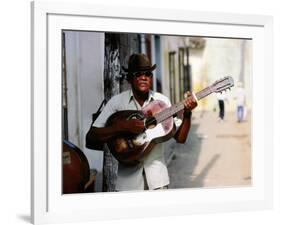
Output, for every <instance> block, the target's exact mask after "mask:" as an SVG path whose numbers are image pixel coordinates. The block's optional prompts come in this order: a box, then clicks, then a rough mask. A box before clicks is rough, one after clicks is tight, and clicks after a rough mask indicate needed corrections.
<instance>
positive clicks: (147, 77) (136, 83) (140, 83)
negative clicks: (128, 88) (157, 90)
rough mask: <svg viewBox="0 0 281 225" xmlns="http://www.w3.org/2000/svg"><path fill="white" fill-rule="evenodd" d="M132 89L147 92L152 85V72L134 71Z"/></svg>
mask: <svg viewBox="0 0 281 225" xmlns="http://www.w3.org/2000/svg"><path fill="white" fill-rule="evenodd" d="M130 83H131V85H132V89H134V90H135V91H136V92H139V93H142V94H144V93H147V92H149V90H150V89H151V87H152V72H150V71H147V72H136V73H133V76H132V79H131V81H130Z"/></svg>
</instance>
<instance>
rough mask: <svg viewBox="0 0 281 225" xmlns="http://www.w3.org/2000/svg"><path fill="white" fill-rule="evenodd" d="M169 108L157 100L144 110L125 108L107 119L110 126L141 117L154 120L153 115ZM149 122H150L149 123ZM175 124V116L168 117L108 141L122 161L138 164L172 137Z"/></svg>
mask: <svg viewBox="0 0 281 225" xmlns="http://www.w3.org/2000/svg"><path fill="white" fill-rule="evenodd" d="M167 108H169V107H168V105H167V104H166V103H164V102H163V101H159V100H155V101H152V102H151V103H150V104H148V105H147V106H145V107H144V108H143V109H142V110H140V111H138V110H124V111H119V112H116V113H114V114H112V115H111V116H110V117H109V118H108V120H107V123H106V124H107V126H110V125H112V124H114V123H115V121H118V120H124V119H128V120H130V119H140V120H143V121H144V122H145V121H148V120H153V116H154V115H155V114H157V113H159V112H161V111H163V110H164V109H167ZM147 124H148V123H147ZM174 131H175V126H174V122H173V117H170V118H167V119H166V120H164V121H162V122H161V123H159V124H153V123H150V125H148V126H147V127H146V130H145V131H144V132H143V133H141V134H139V135H133V134H131V133H128V134H126V135H124V134H123V135H120V136H117V137H116V138H114V139H113V140H111V141H109V142H108V143H107V145H108V147H109V149H110V151H111V153H112V154H113V155H114V157H115V158H116V159H117V160H118V161H119V162H121V163H123V164H126V165H136V164H138V163H139V162H140V161H142V159H143V158H144V157H145V156H146V155H148V154H149V153H150V151H151V150H152V149H153V147H154V146H155V145H156V144H157V143H160V142H164V141H166V140H168V139H170V138H171V137H172V136H173V135H174Z"/></svg>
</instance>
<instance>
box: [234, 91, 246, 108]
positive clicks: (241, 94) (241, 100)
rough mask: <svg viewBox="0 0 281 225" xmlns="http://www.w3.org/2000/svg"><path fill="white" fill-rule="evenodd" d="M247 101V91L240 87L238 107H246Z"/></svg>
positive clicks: (237, 96)
mask: <svg viewBox="0 0 281 225" xmlns="http://www.w3.org/2000/svg"><path fill="white" fill-rule="evenodd" d="M245 99H246V93H245V90H244V89H243V88H241V87H239V88H238V89H237V91H236V102H237V106H244V105H245Z"/></svg>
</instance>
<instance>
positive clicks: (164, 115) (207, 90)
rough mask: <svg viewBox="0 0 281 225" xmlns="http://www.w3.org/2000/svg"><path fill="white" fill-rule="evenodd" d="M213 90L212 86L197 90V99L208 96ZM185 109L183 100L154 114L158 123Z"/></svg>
mask: <svg viewBox="0 0 281 225" xmlns="http://www.w3.org/2000/svg"><path fill="white" fill-rule="evenodd" d="M212 92H213V90H212V89H211V88H210V87H207V88H204V89H203V90H201V91H199V92H197V93H196V94H195V96H196V98H197V100H200V99H202V98H204V97H206V96H208V95H209V94H211V93H212ZM183 109H184V104H183V102H178V103H177V104H175V105H173V106H171V107H169V108H167V109H165V110H163V111H162V112H159V113H157V114H156V115H154V117H155V119H156V121H157V123H161V122H162V121H164V120H166V119H168V118H169V117H171V116H173V115H175V114H176V113H178V112H179V111H181V110H183Z"/></svg>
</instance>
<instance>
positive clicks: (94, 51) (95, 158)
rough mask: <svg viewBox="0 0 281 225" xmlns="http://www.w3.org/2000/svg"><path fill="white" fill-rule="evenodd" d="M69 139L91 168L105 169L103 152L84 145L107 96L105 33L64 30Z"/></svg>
mask: <svg viewBox="0 0 281 225" xmlns="http://www.w3.org/2000/svg"><path fill="white" fill-rule="evenodd" d="M65 34H66V35H65V43H66V68H67V86H68V129H69V140H70V141H71V142H73V143H74V144H75V145H77V146H78V147H79V148H80V149H81V150H83V152H84V153H85V154H86V156H87V158H88V161H89V164H90V168H95V169H97V170H98V171H101V170H102V160H103V153H102V152H99V151H95V150H90V149H87V148H86V147H85V136H86V133H87V131H88V129H89V127H90V124H91V119H92V118H91V115H92V113H94V112H96V111H97V109H98V107H99V105H100V103H101V102H102V100H103V98H104V92H103V68H104V34H103V33H97V32H77V31H66V32H65Z"/></svg>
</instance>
